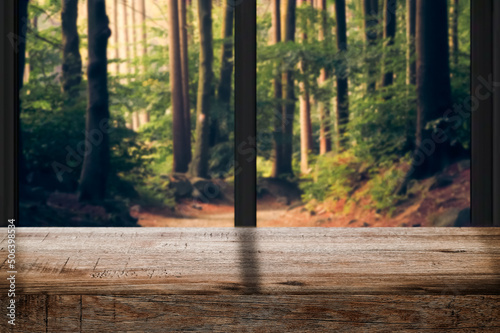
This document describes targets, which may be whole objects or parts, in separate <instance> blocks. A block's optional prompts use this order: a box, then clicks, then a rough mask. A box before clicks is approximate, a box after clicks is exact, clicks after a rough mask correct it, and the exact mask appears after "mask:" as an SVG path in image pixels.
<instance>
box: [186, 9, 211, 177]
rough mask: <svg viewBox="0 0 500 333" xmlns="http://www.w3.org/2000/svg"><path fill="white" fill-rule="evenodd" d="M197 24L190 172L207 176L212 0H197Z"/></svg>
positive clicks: (198, 175)
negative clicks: (196, 59)
mask: <svg viewBox="0 0 500 333" xmlns="http://www.w3.org/2000/svg"><path fill="white" fill-rule="evenodd" d="M198 26H199V28H200V67H199V81H198V101H197V103H198V104H197V105H196V142H195V151H194V156H193V161H192V163H191V174H192V175H194V176H196V177H201V178H208V153H209V144H208V143H209V142H208V137H209V134H210V133H209V131H210V98H211V97H212V96H211V91H212V89H211V86H212V76H213V74H212V62H213V48H212V1H211V0H198Z"/></svg>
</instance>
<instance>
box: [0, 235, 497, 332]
mask: <svg viewBox="0 0 500 333" xmlns="http://www.w3.org/2000/svg"><path fill="white" fill-rule="evenodd" d="M2 238H3V239H2V241H1V242H0V251H1V252H2V258H6V245H7V244H6V238H5V237H4V236H2ZM16 244H17V253H16V256H17V271H18V274H17V281H16V284H17V286H16V289H17V293H16V294H17V295H18V309H17V311H18V320H19V322H18V324H19V325H18V326H17V327H16V330H15V331H16V332H18V331H19V332H21V331H26V332H38V331H43V332H45V331H53V332H78V331H81V332H94V331H95V332H103V331H147V332H154V331H165V330H167V331H169V330H173V329H185V330H205V331H245V327H246V329H248V331H277V332H278V331H290V330H297V331H331V330H334V331H349V330H353V331H366V330H368V331H370V332H372V331H373V332H392V331H406V330H416V329H417V330H436V331H443V329H444V328H447V329H448V328H450V329H451V328H453V329H454V331H463V332H471V331H478V332H479V331H480V332H498V331H500V319H498V318H499V317H500V310H499V309H500V307H499V305H500V302H499V301H500V229H495V228H411V229H405V228H373V229H343V228H331V229H330V228H329V229H323V228H276V229H275V228H257V229H245V228H235V229H227V228H221V229H213V228H210V229H208V228H144V229H137V228H134V229H127V228H18V229H17V237H16ZM4 254H5V255H4ZM2 262H3V259H2ZM0 271H1V272H2V273H1V274H5V272H6V271H7V267H6V262H3V263H2V265H1V266H0ZM4 281H6V279H5V278H4V277H3V275H2V278H1V280H0V292H1V294H2V296H3V295H6V292H7V289H8V288H7V283H6V282H4ZM5 302H6V297H2V301H1V303H2V304H1V307H2V308H5V307H4V305H6V303H5ZM4 325H6V321H5V320H2V321H1V322H0V331H2V332H3V331H4V329H3V328H5V329H8V328H7V327H5V326H4ZM166 325H170V326H168V327H170V328H171V329H166V327H167V326H166ZM146 327H147V329H146Z"/></svg>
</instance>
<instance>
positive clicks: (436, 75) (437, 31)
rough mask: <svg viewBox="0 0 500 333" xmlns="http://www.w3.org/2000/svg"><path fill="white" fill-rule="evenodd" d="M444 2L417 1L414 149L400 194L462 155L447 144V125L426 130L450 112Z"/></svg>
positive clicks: (460, 151)
mask: <svg viewBox="0 0 500 333" xmlns="http://www.w3.org/2000/svg"><path fill="white" fill-rule="evenodd" d="M446 2H447V1H446V0H440V1H435V0H417V6H416V9H417V40H416V44H417V98H418V100H417V131H416V137H417V139H416V147H417V148H416V150H415V152H414V154H413V164H412V168H411V170H410V171H409V172H408V174H407V176H406V178H405V181H404V182H403V185H402V186H401V188H400V191H399V192H400V193H401V192H404V190H406V185H407V183H408V181H409V180H410V179H422V178H425V177H427V176H430V175H432V174H434V173H436V172H438V171H440V170H442V169H443V168H444V167H445V166H446V165H447V164H449V163H450V162H451V161H452V160H453V159H454V158H455V157H457V156H458V155H459V154H460V153H462V152H463V149H462V147H461V146H460V145H459V144H457V145H455V146H452V145H451V144H450V140H449V135H450V131H451V128H449V127H448V126H449V125H447V123H446V122H444V121H441V122H440V123H439V124H438V125H437V126H436V128H435V129H434V128H430V129H427V127H426V125H427V123H428V122H430V121H433V120H436V119H439V118H442V117H443V116H444V115H445V113H446V111H447V110H451V109H452V100H451V87H450V70H449V50H448V45H449V44H448V20H447V3H446Z"/></svg>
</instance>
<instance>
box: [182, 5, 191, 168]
mask: <svg viewBox="0 0 500 333" xmlns="http://www.w3.org/2000/svg"><path fill="white" fill-rule="evenodd" d="M179 31H180V39H179V40H180V43H181V71H182V103H183V106H184V123H185V124H184V126H185V129H186V133H185V134H186V144H187V145H188V148H187V149H188V154H189V158H188V159H189V162H191V157H192V156H191V108H190V106H189V66H188V63H189V62H188V39H187V21H186V2H185V1H183V0H180V1H179Z"/></svg>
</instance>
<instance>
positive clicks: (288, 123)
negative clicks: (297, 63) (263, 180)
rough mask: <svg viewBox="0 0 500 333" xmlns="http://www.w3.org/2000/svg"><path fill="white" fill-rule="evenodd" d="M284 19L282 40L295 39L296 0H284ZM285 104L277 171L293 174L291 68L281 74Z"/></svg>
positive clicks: (292, 84) (293, 98) (293, 112)
mask: <svg viewBox="0 0 500 333" xmlns="http://www.w3.org/2000/svg"><path fill="white" fill-rule="evenodd" d="M284 8H285V19H284V22H283V23H284V24H283V25H284V29H283V30H284V41H285V42H292V43H293V42H294V41H295V9H296V0H285V7H284ZM283 83H284V85H285V86H284V94H283V99H284V100H285V105H284V107H283V117H282V118H283V165H282V166H281V170H280V172H279V174H280V175H282V174H289V175H292V174H293V169H292V155H293V146H292V141H293V120H294V114H295V92H294V78H293V70H287V71H285V73H284V74H283Z"/></svg>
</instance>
